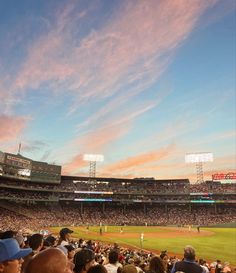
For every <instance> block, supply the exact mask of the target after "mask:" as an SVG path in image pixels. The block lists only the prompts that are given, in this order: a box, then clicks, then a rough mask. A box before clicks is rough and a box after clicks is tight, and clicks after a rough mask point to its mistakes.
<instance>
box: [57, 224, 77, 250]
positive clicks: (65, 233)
mask: <svg viewBox="0 0 236 273" xmlns="http://www.w3.org/2000/svg"><path fill="white" fill-rule="evenodd" d="M71 233H73V230H71V229H69V228H63V229H61V230H60V233H59V234H60V238H59V241H58V245H62V246H65V245H69V244H70V237H71Z"/></svg>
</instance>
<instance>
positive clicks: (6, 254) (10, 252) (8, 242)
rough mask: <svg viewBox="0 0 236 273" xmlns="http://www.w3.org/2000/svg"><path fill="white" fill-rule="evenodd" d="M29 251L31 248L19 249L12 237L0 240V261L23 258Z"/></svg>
mask: <svg viewBox="0 0 236 273" xmlns="http://www.w3.org/2000/svg"><path fill="white" fill-rule="evenodd" d="M31 252H32V249H31V248H24V249H21V248H20V247H19V244H18V242H17V241H16V240H15V239H13V238H10V239H3V240H0V262H4V261H9V260H17V259H20V258H24V257H25V256H27V255H28V254H30V253H31Z"/></svg>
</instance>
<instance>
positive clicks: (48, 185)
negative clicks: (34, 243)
mask: <svg viewBox="0 0 236 273" xmlns="http://www.w3.org/2000/svg"><path fill="white" fill-rule="evenodd" d="M0 170H1V172H0V207H4V208H7V207H8V204H9V208H10V207H12V204H13V203H14V204H17V203H18V204H27V205H29V204H31V205H35V206H37V205H38V204H40V205H44V206H51V205H52V204H53V205H54V206H57V207H60V206H62V207H66V206H68V207H70V208H71V207H74V208H76V209H77V210H79V211H80V213H81V215H82V214H83V213H84V210H86V208H96V209H99V211H101V213H103V214H105V213H106V211H109V210H110V209H111V208H112V209H114V210H116V209H121V210H120V211H122V213H123V214H125V213H126V211H127V210H129V209H132V210H134V211H136V212H137V211H141V212H142V215H148V214H149V212H150V211H152V210H153V209H154V210H155V209H159V208H160V209H161V210H162V211H163V213H166V215H167V217H168V212H169V211H170V210H172V211H173V210H176V208H177V209H178V211H179V210H180V211H181V210H182V209H183V210H184V211H188V212H189V213H190V214H191V213H194V214H196V215H197V214H199V213H201V212H202V211H209V213H210V214H215V215H218V214H219V213H220V212H222V211H223V213H225V211H231V212H233V215H234V216H235V213H234V212H235V210H236V192H235V184H234V185H233V184H230V185H226V184H221V182H219V181H218V182H217V181H206V182H204V183H202V184H201V185H191V184H190V182H189V180H188V179H166V180H156V179H153V178H134V179H122V178H109V177H105V178H104V177H96V178H92V179H91V178H90V177H81V176H80V177H78V176H62V175H61V166H58V165H52V164H48V163H45V162H38V161H33V160H31V159H29V158H26V157H23V156H21V155H19V154H18V155H14V154H10V153H2V152H1V153H0ZM10 204H11V205H10ZM149 219H150V218H149ZM194 219H195V220H194V221H193V223H192V224H198V223H197V222H198V220H197V216H196V217H194ZM132 221H134V220H132ZM137 221H138V220H137ZM139 221H142V223H143V222H145V219H143V220H139ZM126 222H127V224H129V223H128V220H127V221H126ZM142 223H140V224H142ZM130 224H134V223H130ZM135 224H138V223H137V222H135ZM152 224H163V223H160V222H158V219H156V222H155V221H154V222H153V223H152Z"/></svg>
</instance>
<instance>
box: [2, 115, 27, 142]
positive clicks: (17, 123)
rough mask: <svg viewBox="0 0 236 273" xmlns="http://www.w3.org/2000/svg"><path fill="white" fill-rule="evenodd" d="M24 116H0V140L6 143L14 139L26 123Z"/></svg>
mask: <svg viewBox="0 0 236 273" xmlns="http://www.w3.org/2000/svg"><path fill="white" fill-rule="evenodd" d="M27 121H28V118H26V117H10V116H3V115H2V116H0V124H1V126H0V142H1V143H6V142H8V141H11V140H14V139H16V137H17V136H19V135H20V134H21V133H22V131H23V130H24V129H25V127H26V125H27Z"/></svg>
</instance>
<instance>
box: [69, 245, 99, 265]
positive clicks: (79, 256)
mask: <svg viewBox="0 0 236 273" xmlns="http://www.w3.org/2000/svg"><path fill="white" fill-rule="evenodd" d="M94 258H95V255H94V252H93V251H92V250H90V249H82V250H80V251H79V252H77V253H76V254H75V256H74V264H75V267H78V266H84V265H86V264H87V263H89V262H91V261H92V260H93V259H94Z"/></svg>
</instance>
